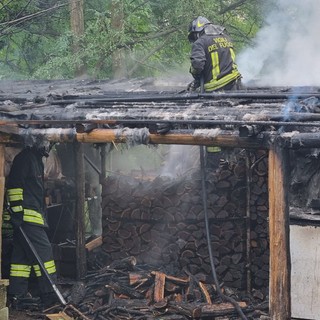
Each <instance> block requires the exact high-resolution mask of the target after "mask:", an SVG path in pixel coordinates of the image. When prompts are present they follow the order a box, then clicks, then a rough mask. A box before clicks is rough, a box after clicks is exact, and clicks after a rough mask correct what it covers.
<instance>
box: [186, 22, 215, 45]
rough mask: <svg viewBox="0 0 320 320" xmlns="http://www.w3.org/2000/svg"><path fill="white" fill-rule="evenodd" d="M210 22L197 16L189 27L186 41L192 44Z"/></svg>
mask: <svg viewBox="0 0 320 320" xmlns="http://www.w3.org/2000/svg"><path fill="white" fill-rule="evenodd" d="M210 23H211V22H210V21H209V20H208V19H207V18H205V17H201V16H199V17H198V18H196V19H194V20H193V21H192V22H191V23H190V26H189V34H188V39H189V41H190V42H194V41H196V40H197V39H198V38H199V35H200V34H201V32H202V31H203V30H204V28H205V26H206V25H207V24H210Z"/></svg>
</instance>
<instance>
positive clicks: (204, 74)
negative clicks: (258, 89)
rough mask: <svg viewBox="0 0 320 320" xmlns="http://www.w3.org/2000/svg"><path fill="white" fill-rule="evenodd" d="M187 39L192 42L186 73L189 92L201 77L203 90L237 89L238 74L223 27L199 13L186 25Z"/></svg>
mask: <svg viewBox="0 0 320 320" xmlns="http://www.w3.org/2000/svg"><path fill="white" fill-rule="evenodd" d="M188 39H189V41H190V42H191V43H192V49H191V56H190V60H191V67H190V73H191V74H192V76H193V78H194V81H193V82H192V83H191V84H190V85H189V86H188V90H189V91H194V90H196V89H198V88H199V87H200V85H201V79H202V80H203V83H204V85H203V89H204V91H205V92H212V91H219V90H234V89H239V88H240V86H241V83H240V81H241V80H240V79H241V74H240V72H239V71H238V67H237V65H236V62H235V53H234V49H233V44H232V42H231V40H230V38H229V36H228V35H227V34H226V32H225V28H224V27H222V26H219V25H214V24H212V23H211V22H210V21H209V20H208V19H207V18H204V17H201V16H199V17H198V18H196V19H195V20H193V21H192V22H191V24H190V27H189V34H188Z"/></svg>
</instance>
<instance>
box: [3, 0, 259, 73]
mask: <svg viewBox="0 0 320 320" xmlns="http://www.w3.org/2000/svg"><path fill="white" fill-rule="evenodd" d="M65 1H66V3H65V6H60V7H54V6H55V5H57V4H59V3H61V2H59V1H58V0H48V1H38V0H31V1H30V0H28V1H27V0H19V1H11V0H6V1H1V5H0V22H2V23H1V25H0V36H1V37H0V64H1V66H2V68H1V72H0V77H1V78H33V79H58V78H73V77H74V76H75V72H76V70H79V69H80V68H81V67H84V68H85V71H86V74H87V75H88V76H91V77H94V78H111V77H113V72H114V68H113V66H114V64H115V60H114V59H115V57H114V54H115V53H117V52H118V53H120V54H121V56H122V57H123V61H122V66H125V69H126V71H127V76H128V77H144V76H155V75H159V74H162V73H166V72H168V71H171V70H174V69H177V68H179V67H180V68H181V66H183V68H184V67H185V66H187V65H188V62H189V52H190V44H189V43H188V41H187V30H188V25H189V23H190V21H192V20H193V19H194V18H195V17H196V16H198V15H203V16H206V17H207V18H208V19H209V20H211V21H213V22H214V23H217V24H223V25H224V26H226V28H227V30H228V32H229V33H230V35H231V36H232V38H233V39H234V41H235V43H236V50H240V49H241V48H243V47H244V46H247V45H248V44H250V40H251V39H252V38H253V37H254V35H255V33H256V32H257V30H258V29H259V27H260V25H261V21H262V12H261V8H262V4H263V2H262V0H247V1H244V3H243V4H242V5H241V6H239V7H234V8H233V7H232V5H233V4H234V3H236V1H235V0H228V1H218V0H193V1H191V0H176V1H172V0H161V1H159V0H134V1H133V0H91V1H85V2H84V3H85V7H84V11H85V12H84V17H85V33H84V35H83V36H82V37H81V38H79V39H75V37H74V36H73V35H72V34H71V31H70V13H69V6H68V0H65ZM120 4H121V5H120ZM112 5H114V6H112ZM53 7H54V9H52V10H50V8H53ZM115 8H118V9H115ZM121 8H123V12H122V11H121ZM228 8H231V9H230V10H228ZM115 10H120V11H115ZM40 13H41V14H40ZM115 14H116V16H118V15H119V17H121V15H123V21H122V23H121V24H120V27H119V26H118V27H115V25H114V24H113V23H114V22H113V21H112V15H115ZM28 17H32V19H31V18H28ZM17 19H18V20H17ZM116 22H117V21H116ZM120 22H121V21H120ZM75 43H77V44H78V47H77V51H76V53H75V51H74V44H75ZM185 72H186V74H187V73H188V69H187V67H186V69H185Z"/></svg>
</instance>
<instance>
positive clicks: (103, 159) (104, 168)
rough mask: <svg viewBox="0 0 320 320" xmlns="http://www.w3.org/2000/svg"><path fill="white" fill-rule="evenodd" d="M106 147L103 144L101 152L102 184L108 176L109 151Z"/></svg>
mask: <svg viewBox="0 0 320 320" xmlns="http://www.w3.org/2000/svg"><path fill="white" fill-rule="evenodd" d="M106 149H107V148H106V145H105V144H103V145H101V149H100V150H101V151H100V156H101V176H100V184H102V183H103V181H104V179H105V178H106V175H107V150H106Z"/></svg>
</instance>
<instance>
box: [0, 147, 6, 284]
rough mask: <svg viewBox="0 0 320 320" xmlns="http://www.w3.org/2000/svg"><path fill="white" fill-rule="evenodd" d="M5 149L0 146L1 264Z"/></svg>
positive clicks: (0, 252) (0, 251)
mask: <svg viewBox="0 0 320 320" xmlns="http://www.w3.org/2000/svg"><path fill="white" fill-rule="evenodd" d="M4 153H5V147H4V145H3V144H1V145H0V262H1V256H2V229H1V226H2V215H3V199H4V188H5V177H4V165H5V157H4ZM0 279H1V263H0Z"/></svg>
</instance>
